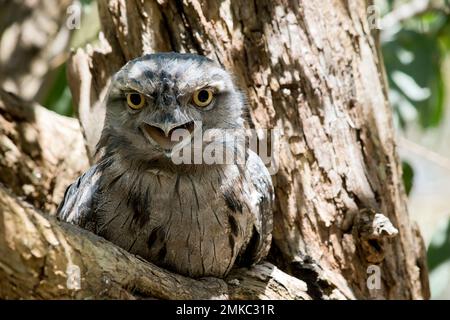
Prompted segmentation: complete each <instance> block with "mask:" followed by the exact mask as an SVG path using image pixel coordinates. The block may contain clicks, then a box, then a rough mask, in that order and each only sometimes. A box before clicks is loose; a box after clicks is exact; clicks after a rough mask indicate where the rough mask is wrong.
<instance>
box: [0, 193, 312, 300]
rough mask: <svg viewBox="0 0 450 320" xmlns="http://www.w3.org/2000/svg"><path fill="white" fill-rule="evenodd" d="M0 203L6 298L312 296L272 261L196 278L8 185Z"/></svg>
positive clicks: (0, 294) (0, 273)
mask: <svg viewBox="0 0 450 320" xmlns="http://www.w3.org/2000/svg"><path fill="white" fill-rule="evenodd" d="M0 208H2V210H1V211H0V283H1V284H2V285H1V286H0V298H2V299H11V298H12V299H14V298H25V299H36V298H37V299H61V298H77V299H92V298H94V299H99V298H100V299H101V298H109V299H136V298H138V299H139V298H157V299H309V296H308V295H307V294H306V289H307V288H306V284H305V283H304V282H303V281H301V280H298V279H296V278H294V277H292V276H289V275H287V274H285V273H284V272H282V271H280V270H279V269H277V268H276V267H275V266H273V265H271V264H270V263H264V264H262V265H258V266H256V267H254V268H253V269H239V270H235V271H233V272H232V273H231V274H230V275H229V276H228V277H227V278H226V279H224V280H221V279H215V278H205V279H199V280H195V279H190V278H186V277H184V276H181V275H178V274H174V273H171V272H169V271H167V270H164V269H162V268H159V267H157V266H155V265H153V264H151V263H148V262H146V261H144V260H142V259H140V258H139V257H136V256H134V255H132V254H130V253H128V252H126V251H125V250H122V249H120V248H118V247H116V246H114V245H113V244H111V243H110V242H108V241H106V240H104V239H102V238H100V237H97V236H95V235H94V234H92V233H90V232H87V231H85V230H82V229H79V228H77V227H75V226H73V225H69V224H66V223H60V222H58V221H56V220H55V218H53V217H49V216H46V215H43V214H41V213H39V212H37V211H36V210H35V209H33V207H31V206H30V205H29V204H26V203H25V202H23V201H21V200H19V199H17V198H16V197H14V196H13V195H12V194H11V193H10V192H8V191H7V190H6V189H5V188H4V187H3V186H0Z"/></svg>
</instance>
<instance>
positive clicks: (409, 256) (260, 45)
mask: <svg viewBox="0 0 450 320" xmlns="http://www.w3.org/2000/svg"><path fill="white" fill-rule="evenodd" d="M370 5H371V3H369V4H368V3H366V1H362V0H361V1H358V0H352V1H338V0H336V1H316V2H314V3H312V2H308V1H279V2H278V1H276V2H273V1H258V2H248V1H217V0H209V1H197V0H190V1H143V2H130V1H123V0H122V1H121V0H111V1H102V0H99V1H98V7H99V15H100V20H101V26H102V31H103V35H104V36H102V37H100V43H99V44H97V45H96V46H95V47H88V48H87V49H86V50H78V51H77V52H76V53H74V54H73V55H72V57H71V58H70V61H69V64H68V71H69V82H70V85H71V90H72V94H73V98H74V102H75V106H76V110H77V115H78V117H79V119H80V122H81V125H82V128H83V133H84V136H85V140H86V144H87V151H88V154H89V155H92V150H93V147H94V145H95V143H96V141H97V139H98V135H99V132H100V130H101V126H100V125H99V123H101V121H102V118H103V112H104V110H103V106H102V104H101V100H102V97H103V96H104V94H105V89H106V87H107V84H108V81H109V78H110V76H111V75H112V74H113V73H114V72H115V71H116V70H118V69H119V68H120V67H121V66H122V65H123V64H124V63H125V62H126V61H127V60H129V59H132V58H134V57H137V56H140V55H141V54H143V53H148V52H155V51H170V50H174V51H180V52H194V53H200V54H204V55H207V56H209V57H210V58H212V59H215V60H217V61H219V62H220V63H222V64H223V65H224V66H225V67H226V68H227V69H228V70H230V71H232V72H233V73H234V74H235V76H236V81H237V83H238V85H239V86H240V87H241V88H242V89H244V90H245V91H246V94H247V96H248V98H249V107H250V127H254V128H270V129H280V130H281V132H283V135H282V137H281V142H280V149H279V171H278V173H277V174H276V175H275V176H273V181H274V184H275V188H276V196H277V206H276V209H275V226H274V241H273V245H272V250H271V254H270V257H269V260H270V261H271V262H272V263H273V264H275V265H276V266H277V267H278V268H275V267H273V265H271V264H264V265H263V266H260V267H258V268H255V269H254V270H250V271H249V270H238V271H237V273H234V274H232V275H230V276H229V277H228V278H227V279H226V281H225V282H223V281H221V280H217V279H209V280H208V281H206V282H202V281H193V280H183V281H186V282H182V283H183V285H186V286H187V287H186V288H185V287H184V286H182V289H181V291H180V290H178V291H175V290H172V291H171V290H166V291H164V290H162V289H161V286H158V285H157V284H155V282H154V281H155V280H154V279H153V278H150V279H148V278H147V277H144V276H143V280H139V281H137V280H136V279H135V278H133V279H130V278H127V277H125V276H123V274H124V273H125V272H127V271H128V270H133V272H134V271H135V270H136V277H137V276H140V275H145V274H147V273H149V274H150V273H155V274H156V275H157V277H158V278H161V277H162V278H164V279H166V280H167V282H165V283H164V284H163V285H162V286H164V285H165V286H166V287H165V288H166V289H167V288H169V289H172V287H171V285H173V283H176V281H181V280H179V278H182V277H179V276H176V275H172V274H170V273H168V272H166V271H163V270H159V268H156V267H154V266H152V265H151V264H148V263H145V262H142V261H140V260H137V259H134V260H133V258H131V257H128V256H129V255H126V254H125V253H123V252H121V251H120V250H119V249H117V248H115V247H113V246H112V245H110V244H107V243H105V242H104V241H100V240H93V239H97V238H96V237H94V236H93V235H87V234H86V232H83V231H81V230H78V229H76V228H73V227H68V226H65V225H62V226H58V225H57V224H56V223H55V222H54V221H53V220H52V219H49V220H46V219H47V218H44V220H42V216H40V215H39V214H37V213H36V212H34V211H33V210H32V209H30V208H27V209H21V208H22V207H23V203H22V202H20V201H19V200H17V199H14V196H13V195H11V194H10V193H8V192H6V191H2V193H0V195H1V197H0V199H3V200H2V201H1V202H0V208H2V209H3V214H2V213H1V211H0V221H2V220H3V221H4V222H6V221H9V223H4V227H3V228H4V229H3V230H2V229H0V238H4V239H0V252H2V251H3V252H2V254H1V255H0V257H1V258H0V262H2V264H0V265H6V266H9V268H10V269H9V270H8V269H6V268H1V267H0V281H2V283H3V281H5V283H7V284H9V285H7V286H4V287H3V288H4V289H3V292H2V291H1V290H0V295H2V294H3V296H9V297H14V296H21V295H25V296H31V297H57V296H67V295H68V296H77V297H85V296H89V295H94V296H101V294H100V293H99V292H102V294H104V296H108V297H117V296H122V297H136V296H137V297H139V296H142V295H144V296H155V297H163V298H168V297H169V298H177V297H199V296H200V295H199V292H203V294H202V295H201V297H211V296H213V295H215V296H222V297H227V296H228V297H240V298H246V297H260V298H261V297H268V296H269V297H272V298H273V297H281V298H310V297H311V298H316V299H319V298H321V299H329V298H344V299H345V298H347V299H352V298H400V299H418V298H428V297H429V288H428V278H427V268H426V260H425V248H424V245H423V242H422V239H421V237H420V233H419V231H418V228H417V226H415V225H414V224H413V223H411V221H410V220H409V217H408V213H407V208H406V202H405V200H406V197H405V192H404V188H403V184H402V179H401V167H400V165H399V161H398V157H397V154H396V150H395V141H394V130H393V125H392V114H391V109H390V106H389V103H388V100H387V83H386V80H385V79H386V77H385V72H384V69H383V64H382V59H381V56H380V50H379V46H378V41H377V38H378V32H377V30H376V29H374V28H373V27H374V25H371V23H370V21H371V19H370V18H371V17H368V12H369V11H368V9H369V6H370ZM6 97H9V96H6ZM7 99H8V98H7ZM7 99H4V100H3V101H4V102H3V104H4V105H5V106H4V107H3V108H0V110H6V111H3V112H2V113H0V115H2V114H5V115H6V116H5V120H4V122H5V123H6V122H8V123H11V120H10V116H8V115H9V113H10V112H11V111H10V110H9V109H8V107H7V106H6V105H9V104H10V102H9V101H6V100H7ZM0 106H1V104H0ZM35 108H36V107H35ZM8 117H9V119H8ZM0 120H1V118H0ZM33 125H34V124H33ZM11 126H13V125H11ZM19 129H20V128H19ZM19 129H18V128H13V129H11V130H12V132H16V131H14V130H17V131H18V132H20V130H19ZM0 133H1V132H0ZM1 134H2V135H5V136H7V137H8V134H7V133H1ZM11 135H12V136H13V137H14V134H11V133H9V136H11ZM10 141H12V142H13V144H14V145H15V146H19V147H20V145H21V141H20V139H17V140H14V139H10ZM42 147H43V149H45V148H47V145H46V144H45V143H42ZM91 158H92V157H91ZM91 160H92V159H91ZM55 179H56V181H57V180H58V179H59V176H58V177H55ZM2 181H3V180H2ZM2 190H3V189H2ZM14 217H16V218H14ZM18 217H20V219H18ZM30 217H31V218H30ZM36 217H39V218H36ZM30 224H31V225H35V226H36V228H35V229H34V230H29V229H30V228H28V229H27V230H28V231H29V232H28V233H20V235H21V237H19V236H11V235H12V234H13V233H12V231H14V230H15V231H17V230H19V229H15V228H14V227H13V226H20V225H30ZM41 224H44V225H45V226H46V227H45V228H49V229H50V230H52V232H53V234H57V235H59V236H58V237H56V238H57V239H58V241H57V242H58V245H59V246H62V247H61V248H62V249H61V248H60V250H62V251H58V250H59V249H58V248H59V247H58V245H56V242H54V243H53V244H52V243H51V242H50V244H52V246H48V242H49V241H48V238H49V236H48V234H47V237H46V233H45V232H43V231H42V230H44V231H45V230H47V229H45V228H43V227H42V225H41ZM0 225H1V224H0ZM1 235H3V237H1ZM27 235H28V236H27ZM30 235H32V237H33V238H37V239H42V238H45V239H46V241H47V242H46V241H41V242H39V244H37V246H38V248H39V250H41V251H40V252H39V254H38V255H37V257H36V255H35V254H34V253H36V250H34V253H33V249H36V248H30V247H25V248H23V246H19V244H23V241H24V240H22V238H25V239H28V238H29V237H30ZM60 237H62V238H60ZM50 238H51V237H50ZM61 239H65V240H61ZM85 239H86V240H85ZM64 243H65V245H64ZM13 247H19V248H23V251H22V250H20V253H17V254H11V253H12V252H13V251H14V250H12V248H13ZM70 248H75V249H72V250H70ZM27 250H28V251H27ZM39 250H38V251H39ZM105 250H106V253H104V258H103V259H101V258H100V257H101V256H102V254H101V253H100V252H103V251H105ZM67 252H70V253H67ZM117 252H120V254H119V253H117ZM3 253H9V255H5V254H3ZM30 253H31V255H30ZM29 256H31V257H32V258H28V259H26V257H29ZM124 256H126V257H128V259H129V260H127V261H128V262H125V261H124V260H123V257H124ZM33 257H34V258H33ZM69 257H70V259H69ZM33 259H37V260H39V261H41V260H44V264H43V266H42V261H41V262H40V263H38V264H36V263H33ZM93 259H99V260H98V262H97V261H96V260H93ZM105 261H107V262H108V263H106V262H105ZM110 261H113V262H114V261H116V263H115V264H114V263H112V264H113V267H111V266H110V263H109V262H110ZM127 263H129V264H132V265H134V266H135V267H133V268H131V267H128V266H127ZM69 265H75V266H78V267H79V268H80V272H81V273H80V274H81V277H82V278H83V277H84V276H85V273H84V271H86V270H87V269H89V270H92V273H91V274H90V276H89V277H88V276H86V277H85V278H84V281H82V282H81V290H78V291H77V290H76V289H77V288H75V289H74V288H72V289H71V290H69V289H67V288H64V289H60V290H56V289H55V288H57V285H58V284H62V283H63V281H64V280H66V279H67V270H68V267H67V266H69ZM94 265H95V267H94ZM136 265H137V266H138V267H136ZM80 266H81V267H80ZM372 266H377V267H379V268H380V269H379V270H380V273H379V274H380V276H381V282H380V284H381V287H379V288H373V287H371V286H367V278H368V276H369V275H370V274H368V270H369V272H370V270H378V269H376V268H375V269H374V268H373V267H372ZM91 267H92V268H91ZM279 269H281V270H283V271H284V272H281V271H280V270H279ZM11 270H12V271H11ZM19 270H22V271H23V272H24V273H20V272H19ZM33 270H34V271H37V272H35V273H37V276H36V277H35V278H36V283H35V285H36V286H35V287H33V288H34V289H33V290H31V293H26V292H28V291H27V290H18V289H17V288H22V289H23V288H24V287H25V288H27V287H26V286H24V284H23V283H22V281H21V279H22V278H21V277H20V276H17V275H16V273H17V274H26V273H27V272H31V273H33V272H32V271H33ZM154 270H157V271H154ZM57 271H59V273H58V272H57ZM98 274H106V275H107V276H106V278H107V279H108V280H109V281H110V283H113V284H114V285H111V286H110V287H108V286H107V285H105V283H104V282H102V281H100V280H98V279H102V277H100V278H96V277H93V275H98ZM288 274H289V275H288ZM42 275H44V278H43V279H42ZM261 275H264V276H261ZM69 277H70V275H69ZM294 277H295V278H297V279H300V280H301V281H300V280H295V278H294ZM95 279H97V280H95ZM183 279H185V278H183ZM236 279H237V280H238V282H236V281H234V280H236ZM255 279H259V280H255ZM271 279H275V280H277V281H279V282H280V283H284V284H286V283H289V284H290V285H289V286H287V287H285V288H284V289H283V287H282V286H281V289H280V290H283V291H279V292H277V290H273V293H269V294H266V295H264V294H263V292H265V288H266V287H268V288H270V286H271V285H272V286H273V285H274V284H273V281H272V282H271V281H270V280H271ZM42 281H44V283H45V281H46V283H45V284H46V285H44V286H42ZM91 281H92V282H91ZM171 281H172V282H171ZM167 283H168V284H167ZM49 284H52V285H49ZM133 286H134V287H137V288H139V290H137V291H136V290H135V291H133V290H132V288H133ZM204 287H207V289H205V288H204ZM13 288H16V289H15V290H16V291H14V290H13ZM36 288H38V289H39V290H36ZM189 288H191V289H189ZM198 288H200V291H198V292H197V291H196V289H198ZM371 289H372V290H371ZM102 290H103V291H102ZM105 290H106V291H105ZM202 290H203V291H202ZM167 292H170V293H171V294H168V293H167ZM196 294H197V296H196Z"/></svg>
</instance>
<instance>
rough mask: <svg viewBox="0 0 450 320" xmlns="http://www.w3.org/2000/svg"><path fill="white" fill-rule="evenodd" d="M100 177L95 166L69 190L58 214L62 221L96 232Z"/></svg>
mask: <svg viewBox="0 0 450 320" xmlns="http://www.w3.org/2000/svg"><path fill="white" fill-rule="evenodd" d="M99 177H100V173H99V170H98V167H97V166H93V167H91V168H90V169H89V170H88V171H87V172H86V173H84V174H83V175H82V176H80V177H79V178H78V179H77V180H76V181H75V182H74V183H72V184H71V185H70V186H69V187H68V188H67V190H66V192H65V194H64V199H63V201H62V202H61V204H60V205H59V207H58V210H57V212H56V215H57V217H58V218H59V219H60V220H62V221H66V222H70V223H72V224H76V225H79V226H81V227H83V228H84V229H88V230H90V231H94V230H93V229H94V228H95V221H94V214H95V193H96V191H97V188H98V179H99Z"/></svg>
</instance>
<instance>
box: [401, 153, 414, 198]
mask: <svg viewBox="0 0 450 320" xmlns="http://www.w3.org/2000/svg"><path fill="white" fill-rule="evenodd" d="M402 171H403V184H404V185H405V191H406V194H407V195H409V193H410V192H411V189H412V186H413V181H414V169H413V167H412V166H411V165H410V164H409V163H408V162H406V161H402Z"/></svg>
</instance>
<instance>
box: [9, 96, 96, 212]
mask: <svg viewBox="0 0 450 320" xmlns="http://www.w3.org/2000/svg"><path fill="white" fill-rule="evenodd" d="M88 165H89V164H88V159H87V155H86V148H85V145H84V141H83V136H82V134H81V130H80V125H79V123H78V121H77V120H76V119H73V118H68V117H63V116H60V115H58V114H56V113H54V112H52V111H50V110H47V109H45V108H44V107H41V106H39V105H37V104H34V103H31V102H25V101H23V100H21V99H19V98H18V97H17V96H15V95H13V94H10V93H7V92H5V91H3V90H1V89H0V183H3V184H5V185H6V186H8V188H10V189H11V190H12V191H13V192H14V193H15V194H17V195H18V196H22V197H24V198H25V199H26V200H27V201H28V202H30V203H31V204H33V205H34V206H35V207H36V208H39V209H42V210H44V211H46V212H54V210H55V209H56V206H57V205H58V203H59V202H60V201H61V199H62V197H63V195H64V190H65V189H66V187H67V186H68V185H69V184H70V183H72V182H73V181H74V180H75V179H76V178H77V177H78V176H79V175H81V174H82V173H83V172H84V171H85V170H86V169H87V167H88Z"/></svg>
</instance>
